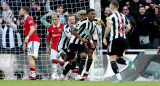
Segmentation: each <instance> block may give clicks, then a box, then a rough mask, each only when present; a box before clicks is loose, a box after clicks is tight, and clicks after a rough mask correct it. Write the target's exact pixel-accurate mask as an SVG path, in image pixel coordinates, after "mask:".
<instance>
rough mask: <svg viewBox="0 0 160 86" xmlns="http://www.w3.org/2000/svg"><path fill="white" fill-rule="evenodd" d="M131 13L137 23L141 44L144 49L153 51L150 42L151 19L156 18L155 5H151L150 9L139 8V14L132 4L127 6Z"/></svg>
mask: <svg viewBox="0 0 160 86" xmlns="http://www.w3.org/2000/svg"><path fill="white" fill-rule="evenodd" d="M127 6H128V7H129V10H130V13H131V14H132V16H133V17H134V18H135V21H136V23H137V32H138V34H139V39H140V43H141V45H142V46H143V47H142V48H143V49H151V43H150V40H149V35H150V32H149V31H150V29H151V28H150V18H154V5H153V4H150V8H148V9H146V8H145V7H144V6H140V7H139V12H138V13H137V11H136V10H134V9H133V8H132V7H131V6H130V4H127Z"/></svg>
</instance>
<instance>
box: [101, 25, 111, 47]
mask: <svg viewBox="0 0 160 86" xmlns="http://www.w3.org/2000/svg"><path fill="white" fill-rule="evenodd" d="M111 26H112V23H108V24H107V28H106V30H105V33H104V37H103V44H104V45H105V46H107V45H108V44H107V40H106V38H107V36H108V35H109V33H110V30H111Z"/></svg>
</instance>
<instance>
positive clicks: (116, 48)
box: [109, 37, 128, 57]
mask: <svg viewBox="0 0 160 86" xmlns="http://www.w3.org/2000/svg"><path fill="white" fill-rule="evenodd" d="M125 49H128V41H127V40H126V39H124V38H123V37H120V38H117V39H114V40H112V41H111V42H110V46H109V55H117V56H120V57H121V56H123V52H124V50H125Z"/></svg>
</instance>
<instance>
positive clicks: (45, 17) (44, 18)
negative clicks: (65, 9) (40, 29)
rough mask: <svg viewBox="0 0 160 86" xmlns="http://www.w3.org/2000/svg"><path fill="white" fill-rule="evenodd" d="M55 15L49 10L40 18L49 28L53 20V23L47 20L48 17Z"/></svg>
mask: <svg viewBox="0 0 160 86" xmlns="http://www.w3.org/2000/svg"><path fill="white" fill-rule="evenodd" d="M51 15H53V13H52V12H48V13H47V14H46V15H44V16H42V18H41V19H40V21H41V23H42V24H43V25H44V26H45V27H46V28H48V27H49V26H50V25H51V24H53V21H51V23H49V22H47V20H46V19H47V17H49V16H51Z"/></svg>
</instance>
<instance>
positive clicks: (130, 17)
mask: <svg viewBox="0 0 160 86" xmlns="http://www.w3.org/2000/svg"><path fill="white" fill-rule="evenodd" d="M122 13H123V14H124V15H125V16H126V17H127V19H128V20H130V19H134V17H133V16H131V14H130V13H129V9H128V7H127V6H124V7H123V9H122Z"/></svg>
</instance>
